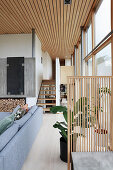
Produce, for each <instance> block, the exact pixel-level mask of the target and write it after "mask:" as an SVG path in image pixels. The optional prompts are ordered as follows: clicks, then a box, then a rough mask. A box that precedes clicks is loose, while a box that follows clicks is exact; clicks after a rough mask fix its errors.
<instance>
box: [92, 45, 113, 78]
mask: <svg viewBox="0 0 113 170" xmlns="http://www.w3.org/2000/svg"><path fill="white" fill-rule="evenodd" d="M95 61H96V75H97V76H111V75H112V68H111V44H109V45H108V46H106V47H105V48H104V49H103V50H101V51H100V52H99V53H97V54H96V56H95Z"/></svg>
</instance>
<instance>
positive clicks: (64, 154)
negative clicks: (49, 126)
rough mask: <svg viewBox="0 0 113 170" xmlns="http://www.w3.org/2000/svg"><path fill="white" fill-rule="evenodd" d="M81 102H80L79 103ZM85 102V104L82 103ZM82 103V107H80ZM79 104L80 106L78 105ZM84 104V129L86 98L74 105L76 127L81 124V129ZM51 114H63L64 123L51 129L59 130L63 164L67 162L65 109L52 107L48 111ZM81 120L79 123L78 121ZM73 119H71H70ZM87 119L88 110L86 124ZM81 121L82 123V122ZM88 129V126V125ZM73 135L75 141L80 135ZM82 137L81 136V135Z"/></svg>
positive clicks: (89, 117) (57, 123)
mask: <svg viewBox="0 0 113 170" xmlns="http://www.w3.org/2000/svg"><path fill="white" fill-rule="evenodd" d="M80 100H81V101H80ZM84 100H85V102H84ZM82 102H83V105H82ZM80 103H81V105H80ZM84 104H85V127H87V109H88V108H89V107H87V98H86V97H83V98H81V99H79V100H78V101H77V102H76V103H75V106H76V107H74V108H76V118H75V122H76V125H77V126H78V124H79V125H80V122H81V127H82V123H83V122H84V120H83V119H84V117H83V118H82V113H83V112H84V109H83V108H84ZM80 110H81V115H80V114H78V112H79V111H80ZM50 112H51V113H54V114H56V113H57V112H63V116H64V121H63V122H58V121H57V122H56V123H55V124H54V125H53V127H54V128H58V129H59V133H60V134H61V138H60V158H61V160H63V161H64V162H67V130H68V129H67V108H66V107H65V106H54V107H52V108H51V109H50ZM72 115H73V114H72ZM80 118H81V121H80ZM72 119H73V118H72ZM89 119H91V116H89V109H88V122H89ZM82 120H83V121H82ZM88 127H89V125H88ZM74 134H75V140H77V137H78V136H79V135H80V134H79V133H74ZM81 135H83V134H81ZM72 137H73V134H72ZM75 143H76V141H75Z"/></svg>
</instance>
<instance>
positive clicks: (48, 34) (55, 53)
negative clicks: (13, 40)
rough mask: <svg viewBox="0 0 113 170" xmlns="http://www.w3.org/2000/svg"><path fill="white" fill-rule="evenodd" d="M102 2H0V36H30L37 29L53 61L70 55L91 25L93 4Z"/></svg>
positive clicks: (45, 49)
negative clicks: (68, 3)
mask: <svg viewBox="0 0 113 170" xmlns="http://www.w3.org/2000/svg"><path fill="white" fill-rule="evenodd" d="M99 1H100V0H72V3H71V5H64V0H19V1H15V0H5V1H4V0H1V1H0V6H1V12H0V34H5V33H8V34H10V33H11V34H17V33H31V31H32V28H34V29H35V31H36V34H37V36H38V38H39V39H40V41H41V44H42V50H44V51H48V53H49V54H50V55H51V57H52V58H55V57H60V58H65V56H70V55H71V54H72V53H73V47H74V45H75V44H77V42H78V40H79V39H80V34H81V30H80V27H81V26H83V25H85V26H86V23H87V22H88V19H87V17H88V14H89V13H90V11H91V7H92V5H94V3H95V4H97V3H99Z"/></svg>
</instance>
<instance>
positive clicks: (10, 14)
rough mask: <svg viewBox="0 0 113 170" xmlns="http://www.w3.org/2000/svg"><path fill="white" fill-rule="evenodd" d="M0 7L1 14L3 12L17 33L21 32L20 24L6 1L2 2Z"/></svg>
mask: <svg viewBox="0 0 113 170" xmlns="http://www.w3.org/2000/svg"><path fill="white" fill-rule="evenodd" d="M10 4H11V3H10ZM1 6H2V8H1V12H2V11H3V10H4V11H3V13H4V14H5V15H6V16H7V18H9V20H10V21H11V22H12V24H13V25H14V26H15V27H17V28H18V30H19V31H21V30H23V29H24V28H23V27H22V26H21V24H20V22H19V20H18V17H17V16H16V14H15V13H14V11H13V8H11V7H10V5H9V4H8V3H7V2H6V1H2V5H1Z"/></svg>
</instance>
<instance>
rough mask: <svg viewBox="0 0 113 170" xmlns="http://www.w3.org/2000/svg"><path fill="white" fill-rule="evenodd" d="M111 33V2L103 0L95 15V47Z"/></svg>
mask: <svg viewBox="0 0 113 170" xmlns="http://www.w3.org/2000/svg"><path fill="white" fill-rule="evenodd" d="M110 31H111V0H103V1H102V3H101V5H100V6H99V8H98V9H97V11H96V13H95V45H97V44H98V43H99V42H100V41H101V40H102V39H103V38H104V37H105V36H106V35H107V34H108V33H109V32H110Z"/></svg>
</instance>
